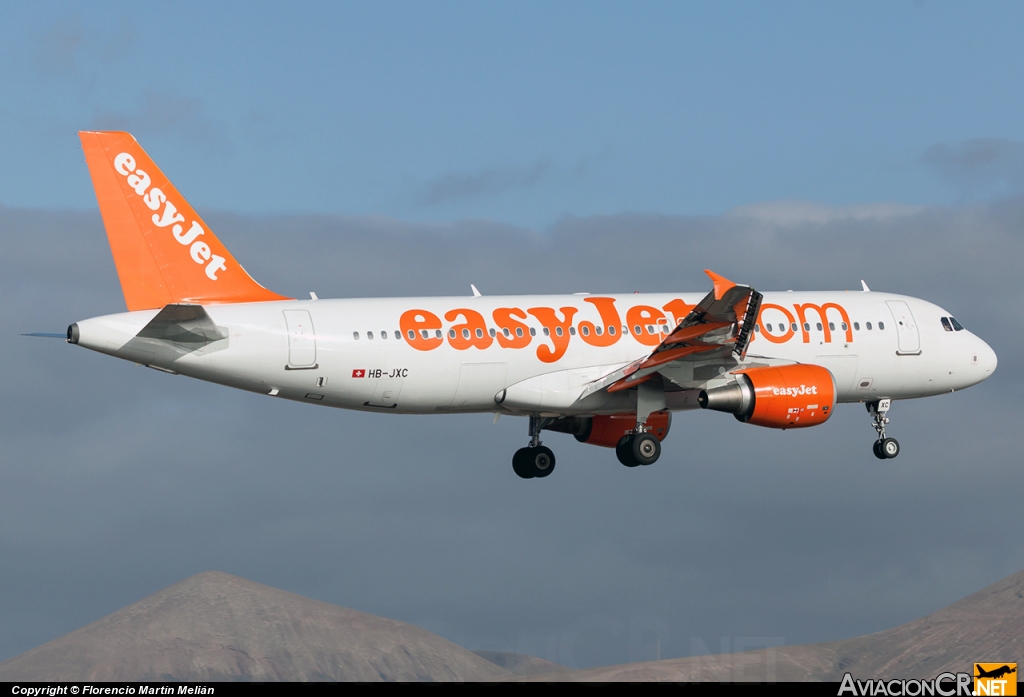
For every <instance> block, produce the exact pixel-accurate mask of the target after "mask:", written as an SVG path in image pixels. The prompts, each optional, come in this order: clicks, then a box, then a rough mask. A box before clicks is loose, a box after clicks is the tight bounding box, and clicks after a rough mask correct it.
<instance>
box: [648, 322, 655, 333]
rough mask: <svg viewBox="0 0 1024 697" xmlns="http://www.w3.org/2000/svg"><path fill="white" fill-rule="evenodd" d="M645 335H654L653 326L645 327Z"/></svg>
mask: <svg viewBox="0 0 1024 697" xmlns="http://www.w3.org/2000/svg"><path fill="white" fill-rule="evenodd" d="M647 333H648V334H653V333H654V325H653V324H648V325H647Z"/></svg>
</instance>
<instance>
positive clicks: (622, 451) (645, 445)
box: [615, 432, 661, 467]
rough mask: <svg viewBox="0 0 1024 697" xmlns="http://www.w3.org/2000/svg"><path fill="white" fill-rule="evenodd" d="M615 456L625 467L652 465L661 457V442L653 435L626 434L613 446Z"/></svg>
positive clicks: (641, 433)
mask: <svg viewBox="0 0 1024 697" xmlns="http://www.w3.org/2000/svg"><path fill="white" fill-rule="evenodd" d="M615 456H616V457H618V458H619V462H621V463H622V464H624V465H625V466H626V467H638V466H640V465H653V464H654V463H655V462H656V461H657V460H658V458H659V457H661V441H659V440H658V438H657V437H656V436H655V435H654V434H653V433H644V432H640V433H627V434H626V435H624V436H623V437H622V438H621V439H619V444H618V445H616V446H615Z"/></svg>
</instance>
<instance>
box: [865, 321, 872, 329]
mask: <svg viewBox="0 0 1024 697" xmlns="http://www.w3.org/2000/svg"><path fill="white" fill-rule="evenodd" d="M864 326H865V327H867V330H868V331H871V322H867V323H865V324H864Z"/></svg>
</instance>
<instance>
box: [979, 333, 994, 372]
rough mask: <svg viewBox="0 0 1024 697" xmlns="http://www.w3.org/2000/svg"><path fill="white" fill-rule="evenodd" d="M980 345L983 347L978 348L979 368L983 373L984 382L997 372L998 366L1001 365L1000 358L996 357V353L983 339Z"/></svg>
mask: <svg viewBox="0 0 1024 697" xmlns="http://www.w3.org/2000/svg"><path fill="white" fill-rule="evenodd" d="M978 343H979V344H981V346H980V347H978V368H979V369H980V370H981V372H982V376H981V379H982V380H984V379H985V378H987V377H988V376H989V375H991V374H992V373H994V372H996V366H997V365H999V358H998V357H997V356H996V352H995V351H993V350H992V347H991V346H989V345H988V344H986V343H985V342H984V341H982V340H981V339H978Z"/></svg>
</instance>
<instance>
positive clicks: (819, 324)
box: [815, 322, 821, 332]
mask: <svg viewBox="0 0 1024 697" xmlns="http://www.w3.org/2000/svg"><path fill="white" fill-rule="evenodd" d="M815 326H817V327H818V331H819V332H820V331H821V322H818V324H817V325H815Z"/></svg>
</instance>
